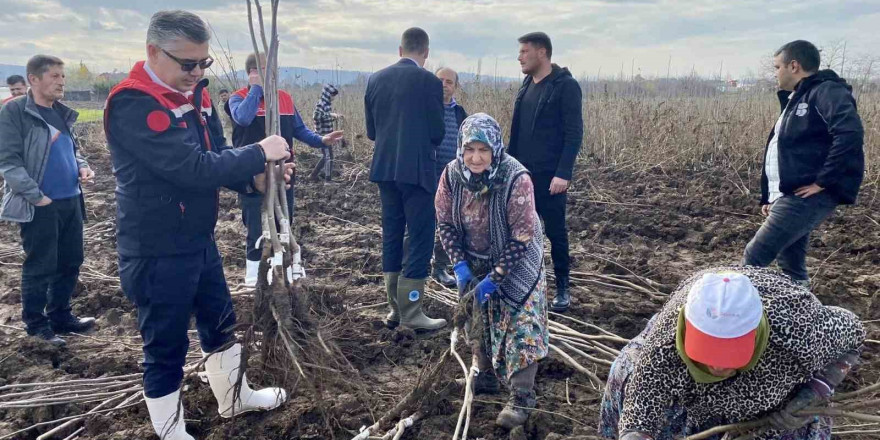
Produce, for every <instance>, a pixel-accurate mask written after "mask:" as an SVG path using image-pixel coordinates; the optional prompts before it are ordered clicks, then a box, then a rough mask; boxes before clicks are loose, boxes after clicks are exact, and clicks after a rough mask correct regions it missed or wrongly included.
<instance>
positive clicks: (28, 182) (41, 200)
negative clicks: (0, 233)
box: [0, 55, 95, 345]
mask: <svg viewBox="0 0 880 440" xmlns="http://www.w3.org/2000/svg"><path fill="white" fill-rule="evenodd" d="M27 77H28V82H29V83H30V85H31V90H30V91H29V92H28V94H27V98H26V99H16V100H13V101H10V102H9V103H7V104H6V105H4V106H3V109H2V110H0V173H2V175H3V180H4V194H3V202H2V208H0V220H7V221H12V222H17V223H19V225H20V226H21V243H22V247H23V248H24V252H25V260H24V264H23V265H22V268H21V304H22V314H21V315H22V321H23V322H24V323H25V325H26V326H27V332H28V334H29V335H32V336H37V337H40V338H42V339H45V340H47V341H49V342H51V343H53V344H56V345H65V342H64V340H63V339H61V338H59V337H58V336H56V333H67V332H82V331H85V330H88V329H89V328H91V327H92V326H93V325H94V324H95V318H77V317H75V316H73V314H72V313H71V309H70V297H71V295H72V294H73V290H74V288H75V287H76V282H77V278H78V277H79V268H80V266H81V265H82V262H83V220H84V218H85V202H84V199H83V194H82V187H81V183H84V182H85V183H90V182H91V181H92V179H94V177H95V173H94V172H93V171H92V170H91V168H89V165H88V163H86V161H85V160H84V159H83V158H82V157H81V156H80V155H79V153H78V152H77V143H76V137H75V136H74V135H73V124H74V122H76V118H77V116H78V114H77V112H75V111H74V110H71V109H70V108H68V107H67V106H65V105H64V104H61V103H60V102H58V101H59V100H60V99H61V98H62V97H64V62H63V61H61V60H60V59H58V58H56V57H53V56H47V55H36V56H34V57H33V58H31V59H30V60H29V61H28V63H27Z"/></svg>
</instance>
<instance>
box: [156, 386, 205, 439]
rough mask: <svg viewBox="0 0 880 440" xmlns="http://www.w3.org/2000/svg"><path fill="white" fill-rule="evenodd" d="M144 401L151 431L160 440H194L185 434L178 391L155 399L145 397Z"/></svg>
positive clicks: (181, 404)
mask: <svg viewBox="0 0 880 440" xmlns="http://www.w3.org/2000/svg"><path fill="white" fill-rule="evenodd" d="M144 400H146V402H147V411H149V413H150V421H151V422H152V423H153V429H154V430H155V431H156V435H158V436H159V438H160V439H161V440H195V439H194V438H193V437H192V436H191V435H189V434H187V433H186V424H185V423H184V421H183V402H182V401H181V400H180V390H177V391H175V392H173V393H171V394H169V395H167V396H163V397H159V398H156V399H151V398H149V397H147V396H146V395H145V396H144Z"/></svg>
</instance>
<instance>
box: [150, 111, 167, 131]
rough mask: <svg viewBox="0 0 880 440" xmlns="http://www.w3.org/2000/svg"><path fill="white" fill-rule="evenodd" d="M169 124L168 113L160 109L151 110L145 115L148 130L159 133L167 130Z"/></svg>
mask: <svg viewBox="0 0 880 440" xmlns="http://www.w3.org/2000/svg"><path fill="white" fill-rule="evenodd" d="M170 126H171V118H169V117H168V113H165V112H164V111H162V110H153V111H151V112H150V114H148V115H147V127H150V130H153V131H155V132H157V133H161V132H163V131H165V130H168V127H170Z"/></svg>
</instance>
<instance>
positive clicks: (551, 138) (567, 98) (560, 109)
mask: <svg viewBox="0 0 880 440" xmlns="http://www.w3.org/2000/svg"><path fill="white" fill-rule="evenodd" d="M543 81H547V82H548V83H547V87H546V88H545V89H544V91H543V92H542V93H541V96H540V98H539V100H538V106H537V108H536V111H535V118H534V119H532V139H531V141H530V142H529V143H528V144H527V145H519V129H520V127H519V112H520V102H521V101H522V99H523V96H524V95H525V93H526V90H527V89H528V87H529V85H531V84H532V77H531V75H529V76H526V78H525V80H523V83H522V86H521V87H520V88H519V93H517V95H516V103H515V104H514V108H513V122H512V123H511V126H510V145H509V146H508V153H509V154H510V155H511V156H513V157H515V158H516V159H517V160H519V161H520V162H521V163H522V164H523V165H525V166H526V168H528V169H529V171H531V172H532V173H535V174H549V173H552V174H553V175H554V176H555V177H559V178H562V179H565V180H571V176H572V173H573V172H574V163H575V160H576V159H577V155H578V152H579V151H580V149H581V143H582V142H583V140H584V117H583V95H582V93H581V86H580V84H578V82H577V80H576V79H574V77H573V76H571V72H569V71H568V69H567V68H564V67H559V66H557V65H556V64H553V70H552V71H551V72H550V75H548V76H547V77H546V78H544V79H543V80H542V82H543Z"/></svg>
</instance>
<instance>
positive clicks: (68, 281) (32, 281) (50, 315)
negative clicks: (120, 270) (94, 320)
mask: <svg viewBox="0 0 880 440" xmlns="http://www.w3.org/2000/svg"><path fill="white" fill-rule="evenodd" d="M20 225H21V244H22V247H23V248H24V253H25V259H24V264H23V265H22V267H21V320H22V321H23V322H24V323H25V325H26V326H27V332H28V333H29V334H35V333H38V332H40V331H42V330H43V329H45V328H48V327H49V322H50V320H51V321H52V322H58V323H61V322H66V321H69V320H70V319H72V318H73V316H72V315H71V313H70V297H71V295H73V290H74V288H76V280H77V278H78V277H79V267H80V266H81V265H82V262H83V218H82V207H81V206H80V199H79V197H73V198H69V199H62V200H54V201H53V202H52V203H50V204H49V205H47V206H37V207H34V219H33V220H32V221H30V222H28V223H21V224H20Z"/></svg>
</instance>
